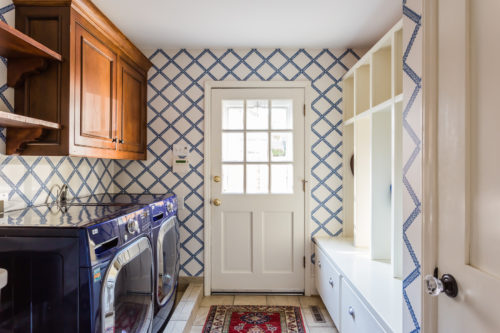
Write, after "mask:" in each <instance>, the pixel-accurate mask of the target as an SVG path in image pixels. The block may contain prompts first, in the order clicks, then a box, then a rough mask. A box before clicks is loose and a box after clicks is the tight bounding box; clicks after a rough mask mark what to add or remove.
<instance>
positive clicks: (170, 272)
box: [156, 217, 179, 305]
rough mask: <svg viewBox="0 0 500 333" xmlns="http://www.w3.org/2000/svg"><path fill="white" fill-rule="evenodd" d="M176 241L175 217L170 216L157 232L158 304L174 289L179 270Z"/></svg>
mask: <svg viewBox="0 0 500 333" xmlns="http://www.w3.org/2000/svg"><path fill="white" fill-rule="evenodd" d="M178 241H179V237H178V232H177V219H176V218H175V217H172V218H170V219H169V220H168V221H167V222H165V223H163V224H162V226H161V227H160V231H159V233H158V244H157V250H158V252H157V254H156V255H157V257H156V259H157V260H158V265H157V267H158V273H157V274H158V276H157V280H158V290H157V298H158V303H159V304H160V305H164V304H165V303H166V302H168V301H169V300H170V299H171V298H172V295H173V294H174V291H175V287H176V283H177V274H178V271H179V260H178V250H177V249H178V246H177V243H178Z"/></svg>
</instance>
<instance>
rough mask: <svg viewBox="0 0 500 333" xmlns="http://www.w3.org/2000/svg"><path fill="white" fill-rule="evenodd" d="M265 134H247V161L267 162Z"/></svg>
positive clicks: (266, 138)
mask: <svg viewBox="0 0 500 333" xmlns="http://www.w3.org/2000/svg"><path fill="white" fill-rule="evenodd" d="M267 140H268V134H267V132H247V161H249V162H267V161H268V143H267Z"/></svg>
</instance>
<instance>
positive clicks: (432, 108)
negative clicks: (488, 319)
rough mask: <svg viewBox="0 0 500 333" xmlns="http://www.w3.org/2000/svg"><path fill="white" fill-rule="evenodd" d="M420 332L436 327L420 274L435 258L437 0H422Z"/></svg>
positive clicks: (433, 308)
mask: <svg viewBox="0 0 500 333" xmlns="http://www.w3.org/2000/svg"><path fill="white" fill-rule="evenodd" d="M422 7H423V8H422V17H423V20H422V29H423V40H422V46H423V50H422V108H423V110H422V222H423V223H422V244H421V248H422V259H421V260H422V263H421V277H422V282H421V283H422V292H421V298H422V303H421V321H422V322H421V330H422V333H431V332H436V331H437V322H438V316H439V314H438V313H437V309H438V304H437V301H438V300H437V297H432V296H429V295H427V294H426V293H425V290H424V287H425V286H424V283H423V278H424V277H425V275H428V274H430V275H432V274H433V271H434V268H435V267H437V264H438V263H437V258H438V223H439V221H438V213H439V202H438V194H439V192H438V162H437V160H438V130H437V129H438V119H439V118H438V102H439V91H438V83H439V82H438V60H439V59H438V48H439V45H438V42H439V41H438V28H439V22H438V17H439V12H438V7H439V6H438V1H435V0H423V1H422Z"/></svg>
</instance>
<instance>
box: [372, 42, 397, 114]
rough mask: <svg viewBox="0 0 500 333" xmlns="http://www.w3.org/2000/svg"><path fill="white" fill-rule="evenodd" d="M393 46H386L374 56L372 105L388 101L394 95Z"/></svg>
mask: <svg viewBox="0 0 500 333" xmlns="http://www.w3.org/2000/svg"><path fill="white" fill-rule="evenodd" d="M391 57H392V54H391V47H390V46H387V47H384V48H382V49H380V50H378V51H376V52H375V53H373V56H372V106H375V105H379V104H381V103H383V102H385V101H388V100H389V99H391V97H392V86H391V82H392V81H391V76H392V73H391V69H392V66H391Z"/></svg>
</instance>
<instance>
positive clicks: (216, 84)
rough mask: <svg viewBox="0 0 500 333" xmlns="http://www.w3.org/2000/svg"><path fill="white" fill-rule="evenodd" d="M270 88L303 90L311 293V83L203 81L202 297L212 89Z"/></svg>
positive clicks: (207, 288)
mask: <svg viewBox="0 0 500 333" xmlns="http://www.w3.org/2000/svg"><path fill="white" fill-rule="evenodd" d="M269 88H283V89H289V88H302V89H304V103H305V117H304V179H305V180H306V186H305V193H304V255H305V257H306V267H305V269H304V271H305V276H304V284H305V285H304V294H305V295H306V296H310V295H311V292H312V286H311V281H312V272H311V270H312V266H311V265H312V264H311V261H310V260H308V258H310V257H311V255H312V240H311V230H310V216H311V210H310V199H311V161H310V159H311V154H310V153H309V152H310V150H311V149H310V147H311V143H310V132H311V131H310V128H311V113H312V112H311V111H312V110H311V101H312V100H311V82H310V81H206V82H205V117H204V118H205V119H204V127H205V130H204V145H203V149H204V151H203V155H204V161H203V164H204V166H203V173H204V176H203V181H204V184H203V185H204V190H203V197H204V205H203V217H204V220H205V221H204V230H203V252H204V272H203V282H204V294H205V296H210V295H211V293H212V251H211V245H212V221H211V216H212V215H211V214H212V207H211V204H210V196H211V195H210V193H211V190H212V185H211V184H212V182H211V172H212V170H211V167H210V165H211V160H210V148H211V147H210V144H211V140H210V139H211V135H212V134H211V114H212V110H211V103H212V90H213V89H269Z"/></svg>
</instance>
